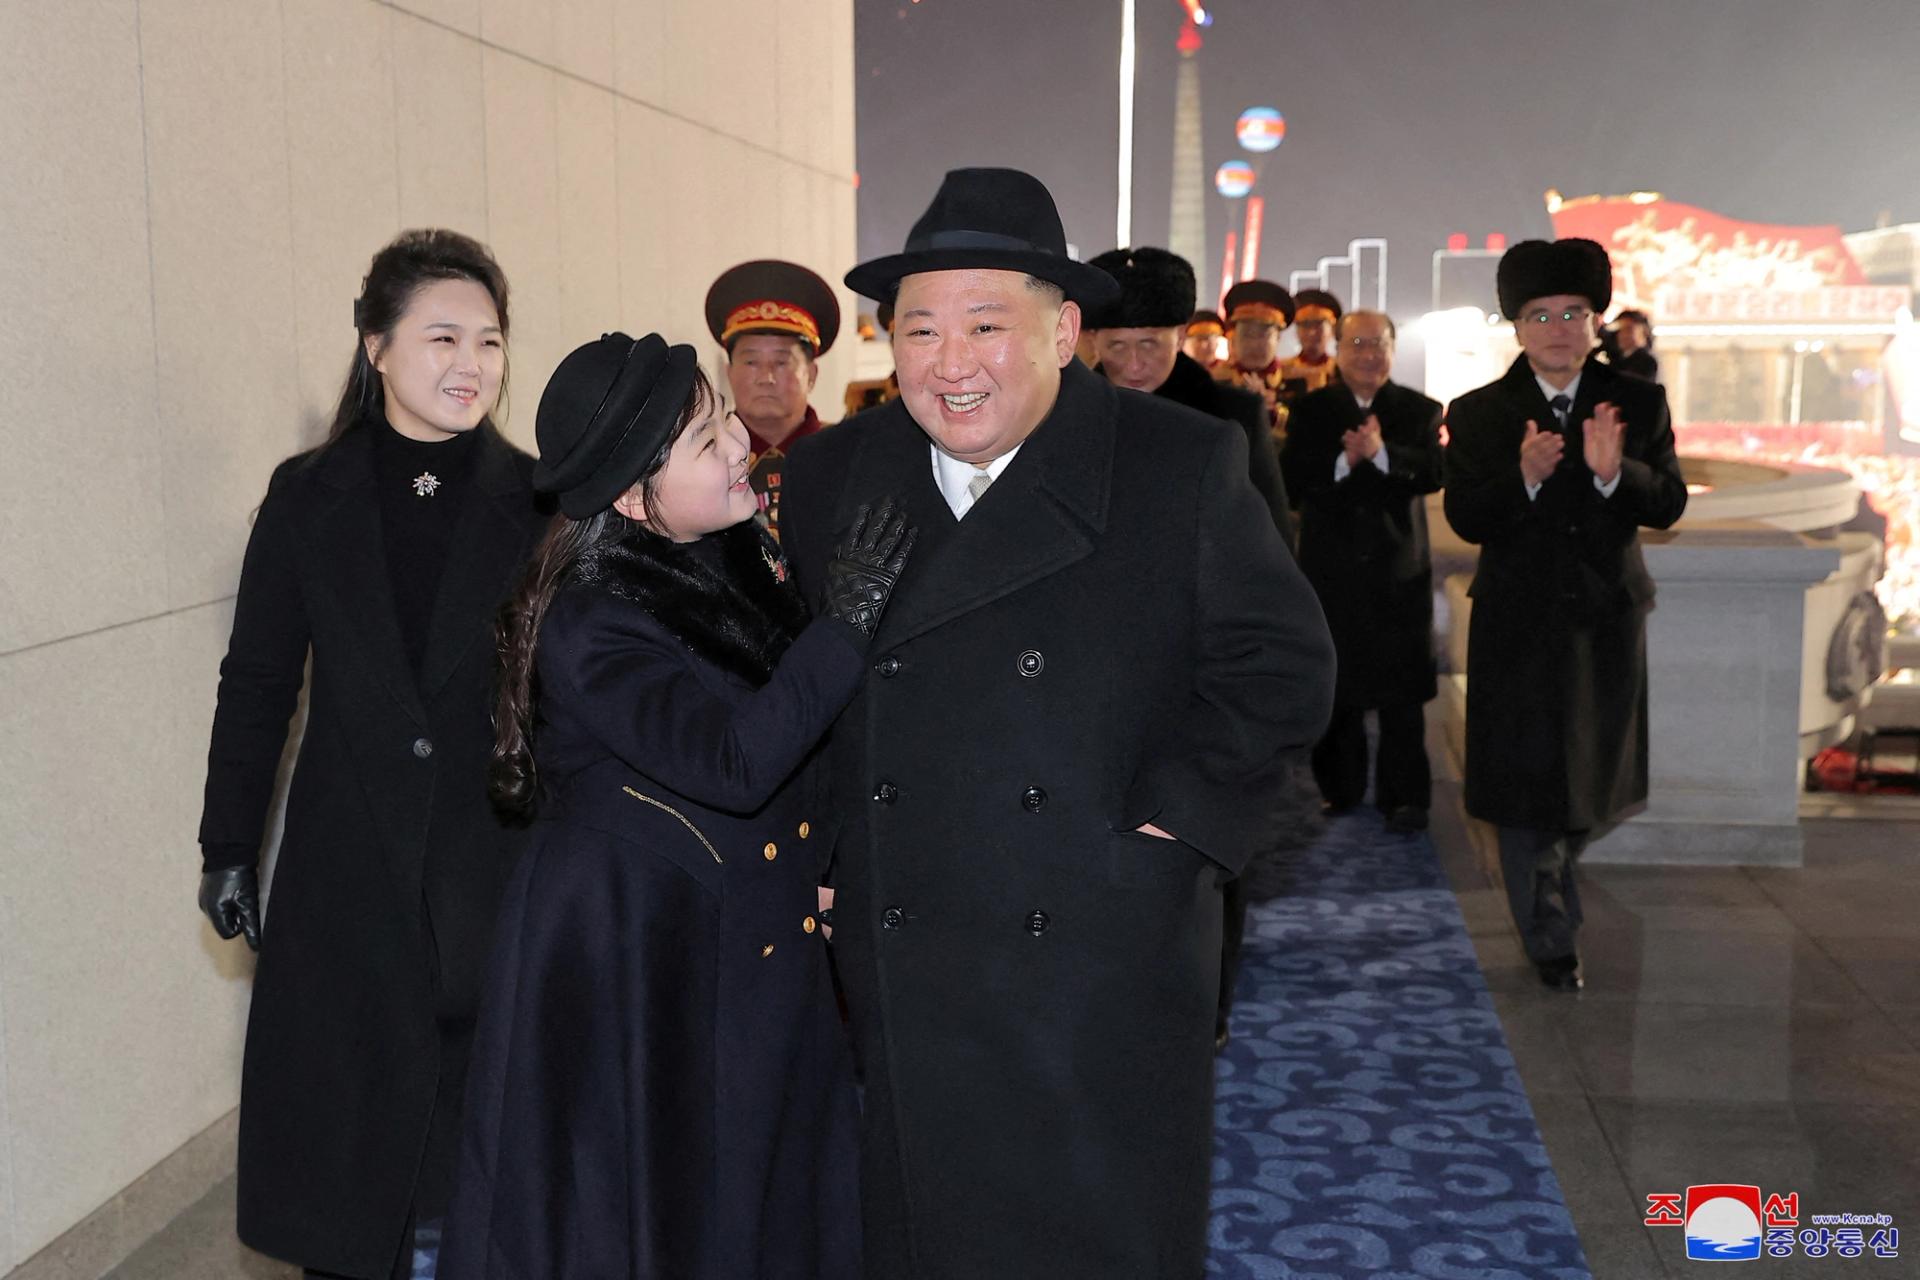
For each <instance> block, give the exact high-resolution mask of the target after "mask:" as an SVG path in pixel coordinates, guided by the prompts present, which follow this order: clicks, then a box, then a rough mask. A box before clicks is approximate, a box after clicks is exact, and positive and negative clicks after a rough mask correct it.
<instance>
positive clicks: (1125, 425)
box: [786, 363, 1332, 1280]
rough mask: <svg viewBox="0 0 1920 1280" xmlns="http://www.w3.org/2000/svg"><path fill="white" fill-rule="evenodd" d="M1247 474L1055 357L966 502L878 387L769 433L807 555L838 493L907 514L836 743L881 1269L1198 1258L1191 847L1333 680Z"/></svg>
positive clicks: (875, 1271) (1318, 710) (1099, 1273)
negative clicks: (1157, 832) (953, 503)
mask: <svg viewBox="0 0 1920 1280" xmlns="http://www.w3.org/2000/svg"><path fill="white" fill-rule="evenodd" d="M1246 475H1247V456H1246V445H1245V442H1244V438H1243V436H1242V433H1241V431H1240V430H1239V428H1237V427H1233V426H1229V425H1227V424H1226V423H1223V422H1221V421H1219V420H1218V419H1215V418H1209V417H1205V416H1203V415H1200V414H1197V413H1193V412H1192V411H1190V410H1187V409H1183V408H1181V407H1179V406H1177V405H1171V404H1168V403H1167V402H1166V401H1164V400H1157V399H1154V398H1152V397H1149V396H1144V395H1140V394H1138V393H1136V392H1131V391H1122V390H1117V389H1116V388H1114V387H1112V386H1111V385H1109V384H1108V383H1107V382H1106V380H1105V379H1104V378H1102V377H1100V376H1099V375H1097V374H1094V373H1093V372H1092V371H1091V370H1088V369H1085V368H1082V367H1081V366H1079V365H1078V364H1077V363H1075V364H1070V365H1069V366H1068V367H1067V368H1066V370H1065V371H1064V372H1063V373H1062V375H1061V386H1060V393H1059V397H1058V399H1057V401H1056V402H1055V404H1054V407H1053V409H1052V411H1051V413H1050V414H1049V415H1048V417H1047V418H1046V420H1045V421H1044V422H1042V423H1041V424H1040V426H1039V427H1038V428H1037V429H1036V430H1035V431H1034V433H1033V434H1032V435H1031V436H1029V437H1028V439H1027V440H1026V442H1025V443H1024V444H1023V445H1022V446H1021V449H1020V452H1019V453H1018V455H1016V456H1015V457H1014V459H1013V460H1012V462H1011V463H1010V464H1009V465H1008V467H1007V469H1006V471H1005V472H1004V474H1002V475H1001V477H1000V478H999V479H998V480H997V481H995V482H994V484H993V486H992V488H990V489H989V490H988V491H987V492H986V493H985V494H984V496H982V497H981V498H980V499H979V502H978V503H977V505H975V506H974V507H973V508H972V509H971V510H970V511H969V512H968V513H967V516H966V518H965V519H964V520H962V521H956V520H955V519H954V517H953V515H952V513H951V511H950V509H949V508H948V506H947V504H946V502H945V500H944V499H943V498H942V497H941V495H940V493H939V490H938V489H937V488H936V486H935V483H934V479H933V471H932V460H931V454H930V450H929V445H928V440H927V437H926V436H925V435H924V434H923V433H922V432H921V430H920V429H919V427H918V426H917V425H916V424H915V423H914V421H913V419H912V418H911V417H910V416H909V413H908V410H907V407H906V404H905V402H904V401H895V402H893V403H891V404H889V405H886V406H884V407H882V408H879V409H875V410H872V411H870V412H868V413H865V414H861V415H859V416H858V417H856V418H853V419H850V420H849V421H848V422H845V423H843V424H841V425H840V426H839V427H836V428H834V429H833V430H832V431H828V432H823V433H822V434H820V435H818V436H815V437H813V438H811V439H809V440H807V441H805V442H804V443H802V444H801V445H800V446H799V447H798V448H797V449H796V450H795V451H794V454H793V457H792V459H791V460H790V463H789V467H788V471H787V482H788V486H789V488H788V494H787V509H786V513H787V522H788V523H787V542H786V545H787V548H788V550H789V551H790V552H791V553H792V554H793V555H794V557H795V563H796V569H797V571H798V572H799V574H800V577H801V581H802V583H803V585H806V586H808V587H810V588H812V589H814V590H817V589H818V586H819V584H820V582H821V576H822V569H823V566H824V564H825V561H826V557H827V554H828V548H829V545H830V542H831V539H832V537H833V534H834V532H835V531H836V530H837V529H839V528H840V527H842V526H843V525H844V524H845V523H846V522H847V520H848V519H849V517H850V516H851V514H852V513H853V511H854V509H855V507H856V506H858V505H859V504H861V503H866V502H873V501H876V500H878V499H880V498H881V497H884V496H886V495H894V496H896V497H897V498H899V499H900V500H901V501H902V502H904V503H905V505H906V508H907V511H908V512H909V514H910V515H911V517H912V518H913V519H914V520H915V521H916V522H917V524H918V526H919V530H920V534H919V538H920V540H919V544H918V547H917V549H916V550H915V552H914V559H913V563H912V564H911V565H909V567H908V569H907V574H906V577H905V580H904V581H903V583H902V585H901V587H900V589H899V592H898V593H897V594H896V595H895V597H894V599H893V602H892V603H891V605H890V606H889V607H888V611H887V614H886V616H885V618H884V619H883V620H882V622H881V626H880V630H879V633H878V634H877V635H876V636H875V638H874V644H873V651H872V657H871V668H872V674H871V675H869V676H868V679H867V683H866V685H865V687H864V689H863V690H862V692H861V693H860V694H859V695H858V696H856V698H855V699H854V701H853V703H852V705H851V706H850V707H849V708H848V710H847V713H846V715H845V716H844V717H842V719H841V721H840V723H839V724H838V726H837V727H836V728H835V730H834V733H833V737H832V740H831V744H830V749H831V776H832V785H833V792H834V797H835V801H836V807H837V808H838V810H839V812H840V814H841V816H842V818H843V819H844V826H843V828H842V831H841V836H840V842H839V847H838V851H837V854H836V871H835V879H836V884H837V886H838V889H839V894H840V897H839V903H838V905H837V907H836V915H837V916H838V921H837V925H836V932H835V935H834V947H835V950H836V953H837V955H838V958H839V962H840V969H841V973H842V976H843V978H844V980H845V983H846V991H847V997H848V1003H849V1006H850V1008H851V1010H852V1014H853V1026H854V1031H855V1033H856V1037H857V1040H858V1044H859V1047H860V1056H861V1060H862V1065H863V1067H864V1070H865V1078H866V1084H867V1095H866V1108H865V1115H864V1120H863V1123H864V1130H865V1132H864V1135H863V1152H862V1154H863V1163H862V1179H863V1182H864V1184H865V1186H864V1200H865V1223H866V1233H867V1241H866V1247H867V1267H868V1275H870V1276H872V1277H875V1278H876V1280H948V1278H952V1280H959V1278H961V1277H966V1278H968V1280H972V1278H974V1277H980V1276H993V1277H996V1280H1023V1278H1028V1277H1031V1278H1033V1280H1040V1278H1042V1277H1044V1278H1045V1280H1079V1278H1083V1277H1084V1278H1086V1280H1095V1278H1097V1280H1111V1277H1115V1276H1197V1275H1199V1273H1200V1270H1201V1268H1202V1265H1203V1262H1204V1257H1205V1232H1206V1220H1207V1182H1208V1168H1209V1162H1210V1159H1211V1149H1212V1148H1211V1144H1212V1132H1211V1131H1212V1123H1211V1110H1210V1101H1211V1098H1212V1077H1213V1022H1214V1013H1215V1003H1216V999H1217V995H1218V984H1219V976H1220V920H1221V906H1220V890H1219V881H1220V879H1221V877H1222V875H1223V874H1232V873H1235V872H1237V871H1238V870H1239V869H1240V868H1241V867H1242V866H1243V865H1245V863H1246V862H1247V860H1248V859H1249V858H1250V857H1252V856H1253V855H1254V854H1256V853H1258V852H1260V851H1261V850H1262V849H1264V848H1265V847H1266V846H1267V845H1268V843H1269V842H1270V841H1271V839H1272V837H1273V824H1272V822H1271V820H1270V817H1269V812H1268V811H1269V808H1270V806H1271V805H1272V803H1273V797H1274V793H1275V791H1276V789H1277V787H1278V785H1279V782H1280V779H1281V777H1282V773H1283V770H1284V768H1285V762H1286V753H1287V750H1288V749H1289V748H1290V747H1295V746H1301V745H1305V744H1306V743H1308V742H1311V741H1312V740H1313V739H1314V738H1315V737H1317V736H1318V734H1319V732H1320V729H1321V726H1322V725H1323V724H1324V723H1325V717H1326V711H1327V707H1328V703H1329V701H1330V694H1331V684H1332V667H1331V663H1332V646H1331V643H1330V642H1329V640H1328V638H1327V634H1326V628H1325V624H1324V622H1323V621H1322V619H1321V617H1320V608H1319V605H1318V604H1317V603H1315V601H1314V599H1313V593H1312V590H1311V588H1309V587H1308V586H1307V584H1306V581H1305V580H1304V579H1303V578H1302V577H1301V575H1300V573H1299V570H1298V569H1297V568H1296V567H1295V566H1294V564H1293V560H1292V558H1291V557H1290V556H1289V555H1288V554H1287V552H1286V549H1285V547H1284V546H1283V545H1282V543H1281V540H1280V537H1279V534H1278V533H1277V532H1276V531H1275V529H1274V526H1273V521H1272V517H1271V515H1270V514H1269V512H1268V511H1267V509H1266V507H1265V505H1264V504H1263V503H1262V502H1261V500H1260V498H1259V497H1258V496H1257V495H1256V494H1255V493H1254V491H1253V488H1252V486H1250V485H1249V484H1248V483H1247V481H1246ZM1148 822H1152V823H1155V824H1157V825H1158V826H1160V827H1162V828H1164V829H1165V830H1167V831H1170V832H1172V833H1173V834H1174V835H1175V836H1177V837H1179V839H1178V840H1177V841H1167V840H1161V839H1157V838H1155V837H1152V836H1148V835H1144V834H1138V833H1137V829H1138V828H1139V827H1141V826H1142V825H1143V824H1145V823H1148Z"/></svg>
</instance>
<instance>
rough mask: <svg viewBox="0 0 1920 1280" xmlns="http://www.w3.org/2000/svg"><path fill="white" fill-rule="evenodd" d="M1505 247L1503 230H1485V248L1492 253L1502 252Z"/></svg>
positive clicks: (1505, 237)
mask: <svg viewBox="0 0 1920 1280" xmlns="http://www.w3.org/2000/svg"><path fill="white" fill-rule="evenodd" d="M1506 248H1507V236H1506V233H1505V232H1503V231H1489V232H1487V249H1488V251H1489V252H1492V253H1504V252H1506Z"/></svg>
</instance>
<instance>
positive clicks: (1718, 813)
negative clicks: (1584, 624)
mask: <svg viewBox="0 0 1920 1280" xmlns="http://www.w3.org/2000/svg"><path fill="white" fill-rule="evenodd" d="M1641 542H1642V546H1643V548H1644V552H1645V555H1646V559H1647V568H1648V569H1649V571H1651V572H1652V574H1653V577H1654V581H1655V582H1656V583H1657V585H1658V589H1659V595H1658V597H1657V600H1656V604H1655V608H1654V611H1653V613H1652V614H1651V615H1650V616H1649V617H1648V619H1647V666H1648V671H1647V676H1648V700H1647V701H1648V717H1649V722H1648V736H1649V738H1650V740H1651V745H1650V755H1649V760H1648V768H1649V775H1650V795H1649V798H1648V801H1647V805H1646V808H1645V809H1644V810H1642V811H1641V812H1639V813H1637V814H1635V815H1634V816H1633V817H1631V818H1629V819H1627V820H1626V821H1624V822H1622V823H1621V824H1620V825H1618V826H1617V827H1614V828H1613V829H1612V830H1611V831H1609V832H1607V833H1606V834H1605V835H1603V836H1602V837H1601V838H1600V839H1598V840H1595V841H1594V842H1593V843H1592V844H1591V845H1589V846H1588V848H1587V852H1586V854H1585V858H1586V860H1587V861H1588V862H1595V863H1660V864H1666V865H1745V866H1756V865H1764V866H1798V865H1800V860H1801V835H1800V812H1799V806H1800V768H1801V762H1800V751H1799V743H1800V684H1801V664H1802V631H1803V619H1804V614H1805V607H1806V591H1807V588H1808V587H1809V586H1812V585H1813V584H1815V583H1818V582H1821V581H1824V580H1825V579H1826V578H1827V576H1828V575H1829V574H1831V573H1833V571H1834V570H1835V569H1837V568H1838V567H1839V564H1840V549H1839V548H1838V547H1837V546H1835V545H1834V544H1832V543H1819V542H1815V541H1813V540H1812V539H1809V538H1806V537H1803V536H1802V535H1800V534H1797V533H1789V532H1787V531H1785V530H1782V529H1776V528H1773V527H1771V526H1769V525H1762V524H1757V523H1746V522H1728V523H1724V524H1716V525H1714V526H1710V527H1705V528H1698V529H1689V530H1684V531H1680V532H1674V533H1668V534H1655V533H1644V532H1643V533H1642V535H1641Z"/></svg>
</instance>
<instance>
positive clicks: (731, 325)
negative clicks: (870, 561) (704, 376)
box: [707, 258, 840, 537]
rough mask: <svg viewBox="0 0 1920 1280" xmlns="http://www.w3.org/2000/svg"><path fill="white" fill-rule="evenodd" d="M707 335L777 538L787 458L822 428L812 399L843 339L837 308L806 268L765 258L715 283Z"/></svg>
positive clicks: (829, 291) (730, 270)
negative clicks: (721, 364) (721, 351)
mask: <svg viewBox="0 0 1920 1280" xmlns="http://www.w3.org/2000/svg"><path fill="white" fill-rule="evenodd" d="M707 329H708V330H709V331H710V332H711V333H712V334H713V336H714V340H715V341H717V342H718V343H719V344H720V345H721V346H722V347H724V348H725V349H726V352H727V385H728V388H729V390H730V391H731V392H732V396H733V407H734V412H735V413H737V414H738V415H739V416H740V420H741V422H743V423H745V424H746V428H747V437H748V441H749V443H750V444H751V445H752V447H753V463H752V467H753V469H752V471H751V472H750V473H749V476H748V483H750V484H751V485H752V486H753V491H754V493H755V494H756V495H758V497H759V499H760V510H761V511H762V512H763V513H765V515H766V519H767V527H768V528H769V529H771V530H772V531H773V534H774V536H775V537H778V536H779V535H780V492H781V480H782V478H783V475H784V472H785V471H786V464H787V454H788V452H789V451H790V450H791V449H792V448H793V446H794V444H795V443H797V442H798V441H801V440H804V439H806V438H807V437H808V436H810V435H812V434H813V433H814V432H816V431H818V430H820V428H821V426H822V425H823V424H822V423H821V421H820V415H819V414H817V413H815V412H814V410H813V406H812V405H810V404H808V403H807V397H808V396H809V395H810V394H811V393H812V392H813V387H814V383H816V382H817V381H819V378H820V366H819V364H818V363H817V362H818V360H819V359H820V357H821V356H823V355H825V354H826V353H827V351H828V349H830V348H831V347H832V346H833V340H834V338H835V337H837V336H838V335H839V333H840V303H839V301H838V300H837V299H836V298H835V297H834V296H833V289H832V288H831V287H830V286H829V285H828V284H827V282H826V281H825V280H822V279H821V278H820V277H819V276H817V275H815V274H814V273H813V272H811V271H809V270H807V269H806V268H805V267H803V266H800V265H799V264H798V263H793V262H782V261H780V260H779V259H776V258H763V259H760V260H759V261H755V262H743V263H741V264H740V265H739V266H736V267H729V268H728V269H727V270H726V271H723V272H722V273H721V274H720V278H719V279H718V280H715V281H714V282H713V287H712V288H711V289H708V290H707Z"/></svg>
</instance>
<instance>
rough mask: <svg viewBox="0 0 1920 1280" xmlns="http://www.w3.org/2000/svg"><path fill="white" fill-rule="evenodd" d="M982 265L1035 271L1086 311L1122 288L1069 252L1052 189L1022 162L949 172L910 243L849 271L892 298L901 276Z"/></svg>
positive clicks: (862, 287) (872, 291)
mask: <svg viewBox="0 0 1920 1280" xmlns="http://www.w3.org/2000/svg"><path fill="white" fill-rule="evenodd" d="M982 269H984V270H994V271H1023V272H1025V273H1026V274H1028V275H1030V276H1037V277H1039V278H1040V279H1042V280H1046V281H1049V282H1051V283H1053V284H1057V285H1059V286H1060V287H1061V288H1062V289H1064V290H1066V294H1067V297H1068V298H1070V299H1072V300H1073V301H1074V302H1077V303H1079V304H1080V306H1081V307H1082V308H1083V309H1086V310H1099V309H1100V308H1102V307H1105V306H1108V305H1109V304H1111V303H1112V302H1113V300H1114V299H1115V298H1117V297H1118V296H1119V294H1120V286H1119V285H1117V284H1116V283H1114V279H1113V277H1112V276H1110V275H1108V274H1107V273H1106V272H1104V271H1102V270H1101V269H1100V268H1098V267H1095V266H1089V265H1088V264H1086V263H1084V262H1075V261H1074V260H1073V259H1072V258H1070V257H1068V256H1067V233H1066V230H1065V228H1063V227H1062V226H1061V225H1060V211H1059V210H1058V209H1056V208H1055V207H1054V204H1053V195H1052V193H1051V192H1049V191H1048V190H1047V188H1046V185H1045V184H1044V183H1042V182H1041V181H1040V179H1038V178H1036V177H1034V176H1033V175H1032V174H1030V173H1022V172H1020V171H1019V170H1018V169H954V170H951V171H950V172H948V174H947V176H946V177H945V178H944V179H943V180H942V181H941V183H940V190H939V191H937V192H935V193H934V197H933V203H932V204H930V205H928V206H927V211H926V212H925V213H923V214H921V215H920V221H918V222H916V223H914V224H913V230H912V231H911V232H909V233H908V234H907V246H906V249H905V250H904V251H903V252H900V253H895V254H889V255H888V256H886V257H884V258H875V259H874V260H873V261H871V262H863V263H861V264H860V265H859V266H857V267H855V268H854V269H853V270H851V271H849V272H847V287H848V288H849V289H852V290H853V291H854V292H856V293H859V294H861V295H863V296H865V297H868V298H873V299H875V300H877V301H880V302H891V301H893V295H894V292H895V291H896V290H897V289H899V287H900V281H901V279H902V278H903V277H906V276H910V275H915V274H917V273H919V272H922V271H966V270H982Z"/></svg>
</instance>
